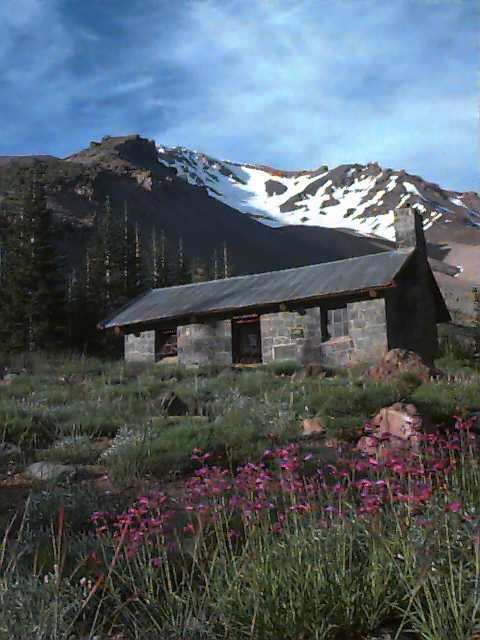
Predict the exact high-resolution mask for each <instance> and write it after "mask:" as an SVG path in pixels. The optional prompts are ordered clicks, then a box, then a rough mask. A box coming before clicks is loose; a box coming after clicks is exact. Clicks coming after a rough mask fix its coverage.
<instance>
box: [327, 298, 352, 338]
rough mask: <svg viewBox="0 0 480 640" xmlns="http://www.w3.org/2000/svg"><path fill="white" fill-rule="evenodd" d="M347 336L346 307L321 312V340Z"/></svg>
mask: <svg viewBox="0 0 480 640" xmlns="http://www.w3.org/2000/svg"><path fill="white" fill-rule="evenodd" d="M342 336H348V309H347V307H346V306H345V307H338V308H337V309H326V310H325V311H324V312H323V313H322V340H324V341H325V340H329V339H330V338H341V337H342Z"/></svg>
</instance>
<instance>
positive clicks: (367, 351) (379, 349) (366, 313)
mask: <svg viewBox="0 0 480 640" xmlns="http://www.w3.org/2000/svg"><path fill="white" fill-rule="evenodd" d="M347 308H348V326H349V329H348V331H349V334H350V337H351V339H352V358H351V359H352V361H353V362H375V361H376V360H379V359H380V358H381V357H382V356H383V355H384V354H385V353H386V352H387V351H388V338H387V314H386V308H385V299H384V298H376V299H373V300H362V301H361V302H352V303H349V304H348V305H347Z"/></svg>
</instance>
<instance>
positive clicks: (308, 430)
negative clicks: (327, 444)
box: [302, 416, 325, 436]
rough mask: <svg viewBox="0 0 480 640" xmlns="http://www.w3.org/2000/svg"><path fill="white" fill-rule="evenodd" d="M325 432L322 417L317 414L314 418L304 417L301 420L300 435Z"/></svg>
mask: <svg viewBox="0 0 480 640" xmlns="http://www.w3.org/2000/svg"><path fill="white" fill-rule="evenodd" d="M324 433H325V425H324V424H323V422H322V419H321V418H320V417H319V416H315V417H314V418H304V420H303V421H302V435H303V436H310V435H314V434H315V435H319V434H324Z"/></svg>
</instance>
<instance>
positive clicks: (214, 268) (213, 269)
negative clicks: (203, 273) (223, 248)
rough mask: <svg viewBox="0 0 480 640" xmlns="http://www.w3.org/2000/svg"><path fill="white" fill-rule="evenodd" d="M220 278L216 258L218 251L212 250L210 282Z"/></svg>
mask: <svg viewBox="0 0 480 640" xmlns="http://www.w3.org/2000/svg"><path fill="white" fill-rule="evenodd" d="M219 278H220V260H219V258H218V251H217V250H216V249H214V250H213V254H212V257H211V259H210V280H218V279H219Z"/></svg>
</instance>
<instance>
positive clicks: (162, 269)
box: [151, 227, 170, 289]
mask: <svg viewBox="0 0 480 640" xmlns="http://www.w3.org/2000/svg"><path fill="white" fill-rule="evenodd" d="M169 271H170V270H169V263H168V245H167V237H166V235H165V231H164V229H162V230H161V231H160V236H159V237H158V234H157V229H156V227H154V228H153V231H152V247H151V286H152V288H153V289H158V288H160V287H167V286H168V284H169V282H170V273H169Z"/></svg>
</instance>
